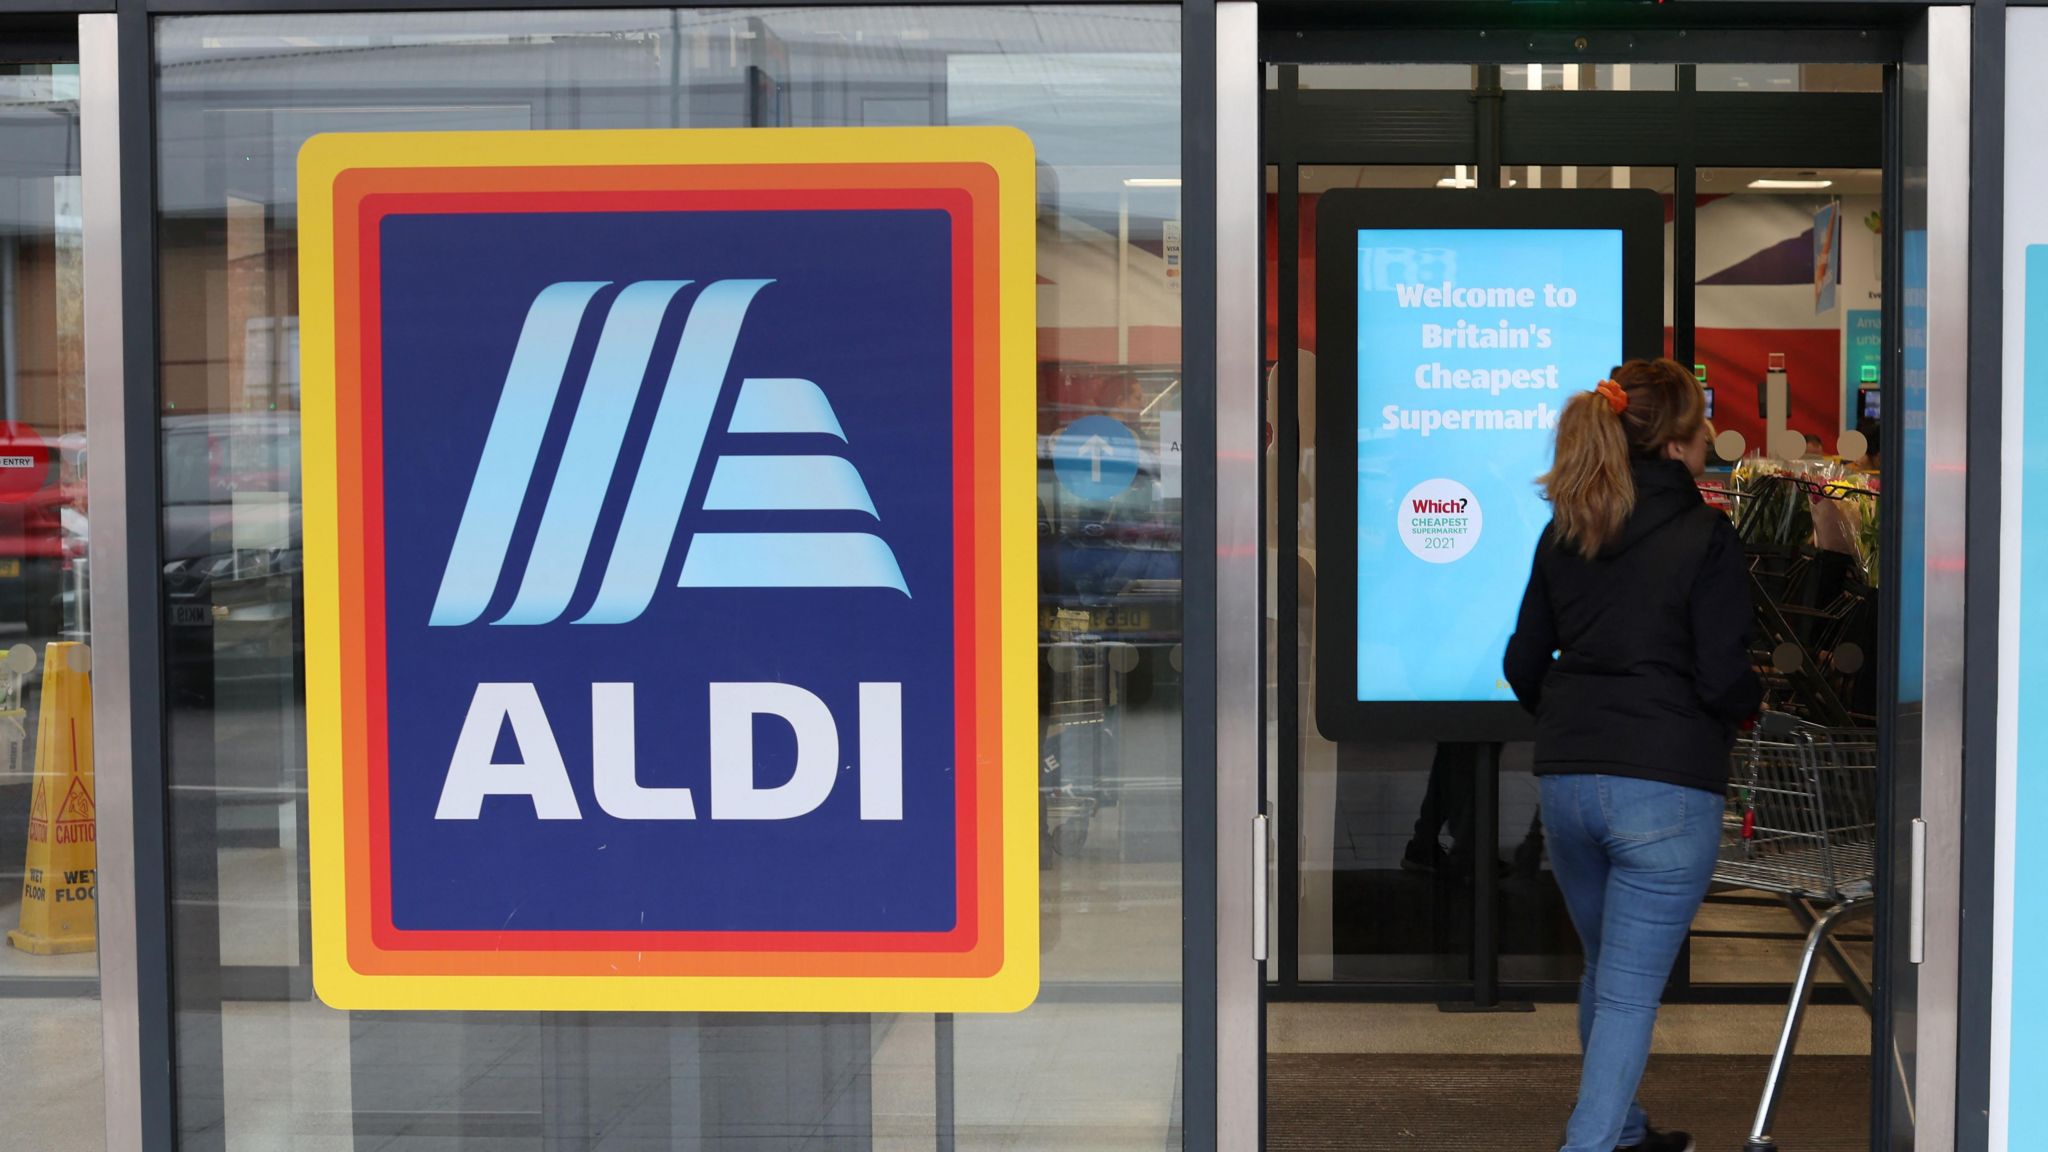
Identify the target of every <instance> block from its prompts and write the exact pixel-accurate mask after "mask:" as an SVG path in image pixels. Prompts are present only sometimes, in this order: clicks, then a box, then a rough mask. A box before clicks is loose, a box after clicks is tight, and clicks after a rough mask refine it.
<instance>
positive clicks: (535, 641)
mask: <svg viewBox="0 0 2048 1152" xmlns="http://www.w3.org/2000/svg"><path fill="white" fill-rule="evenodd" d="M380 247H381V252H382V271H381V279H380V289H381V293H382V305H381V307H382V316H381V321H382V334H383V336H382V338H383V365H382V371H383V384H382V387H383V397H382V398H383V461H384V508H383V513H384V518H385V519H384V540H385V583H384V590H385V596H386V629H387V644H388V651H387V656H388V673H387V683H388V693H389V747H390V768H389V780H390V828H391V870H392V899H393V918H394V921H395V924H396V926H397V927H398V928H400V929H401V930H406V929H412V930H427V929H470V930H491V931H496V930H507V929H509V930H514V931H518V930H648V931H659V930H670V931H677V930H682V931H777V930H780V931H925V932H933V931H945V930H948V929H950V928H952V927H953V926H954V924H955V921H956V916H957V907H956V895H955V880H956V877H955V838H956V835H957V829H956V827H955V814H956V809H955V790H956V784H957V779H956V775H955V765H954V759H955V728H956V719H955V683H954V650H953V637H954V594H953V593H954V589H953V579H954V571H953V544H954V533H953V459H952V446H953V435H954V431H953V408H952V405H953V391H952V372H953V366H952V354H953V345H952V330H951V325H952V288H951V284H952V259H953V252H952V244H951V223H950V219H949V217H948V216H947V215H946V214H944V213H942V212H937V211H921V210H887V211H879V210H860V211H760V212H618V213H598V212H590V213H519V214H486V213H475V214H468V213H454V214H434V215H395V216H390V217H387V218H385V219H384V221H383V222H382V225H381V231H380ZM726 279H766V280H771V281H772V283H771V284H769V285H768V286H767V287H766V288H764V289H762V290H761V292H760V293H759V294H758V296H756V297H755V299H754V301H753V303H752V305H751V307H750V309H749V311H748V313H747V316H746V319H745V322H744V324H743V326H742V327H741V329H740V335H739V339H738V343H737V345H736V346H735V349H734V354H733V359H732V363H731V366H730V368H729V370H728V372H727V374H726V377H725V382H724V386H723V387H722V388H721V390H720V398H719V401H718V404H717V407H716V408H715V410H714V411H713V414H712V419H711V426H710V432H709V435H708V438H707V440H706V443H705V445H704V449H703V452H702V454H701V456H700V458H699V464H698V467H697V470H696V474H695V476H694V478H693V479H692V481H691V483H690V489H689V494H688V497H687V499H686V501H685V505H684V512H683V521H682V526H681V528H680V530H679V531H678V533H677V535H676V538H675V540H674V541H673V542H672V544H671V545H670V549H669V556H668V561H667V566H666V567H665V569H664V574H663V579H662V582H661V584H660V585H659V587H658V590H657V592H656V594H655V596H654V599H653V601H652V603H651V605H650V606H649V607H648V608H647V610H646V611H645V612H644V613H643V614H642V615H641V616H640V617H639V618H638V619H637V620H634V621H632V622H631V623H627V624H617V625H580V624H574V623H571V621H573V620H575V618H576V617H577V616H578V615H580V614H581V612H582V611H583V609H585V608H586V607H588V605H589V604H590V603H591V601H592V599H593V598H594V597H595V595H596V592H597V586H598V584H599V583H600V582H601V579H602V576H603V573H604V570H605V560H606V558H607V557H608V556H609V554H610V552H611V549H612V547H613V545H614V543H615V541H616V538H617V536H618V533H619V522H620V518H621V516H622V514H623V509H624V505H625V502H626V497H627V493H628V492H629V490H630V489H631V486H632V482H633V478H634V476H635V474H636V472H637V469H638V467H639V464H640V461H641V459H642V456H643V453H646V452H648V451H649V449H648V445H647V438H648V429H649V426H650V424H651V423H652V420H653V412H654V408H655V405H656V404H657V403H658V402H659V397H660V394H661V391H662V388H663V385H664V382H665V381H666V378H667V372H668V368H669V364H670V362H671V361H672V359H673V358H674V355H675V350H676V345H677V340H678V337H679V333H680V331H681V329H682V326H683V323H684V320H685V318H686V316H687V314H688V313H689V311H690V308H691V306H692V305H693V304H694V302H695V300H696V297H697V294H698V293H699V292H700V291H701V290H702V289H703V287H704V286H705V285H707V284H710V283H713V282H716V281H719V280H726ZM585 280H595V281H605V282H607V283H608V284H609V286H608V287H607V288H605V289H603V290H601V291H599V292H598V293H597V295H596V296H595V297H594V298H593V299H592V300H591V302H590V304H589V305H588V307H587V309H586V310H585V313H584V317H583V321H582V326H581V328H580V330H579V333H578V336H577V338H576V341H575V344H574V349H573V352H572V353H571V355H570V359H569V364H568V369H567V371H566V372H565V373H564V377H563V382H562V387H561V391H560V394H559V396H558V397H557V400H556V403H555V406H554V411H553V413H552V415H551V416H550V418H549V422H548V430H547V434H546V438H545V440H544V442H543V445H542V449H541V453H540V460H539V463H538V465H537V466H536V468H535V469H534V476H533V478H532V480H531V481H530V483H529V485H528V488H527V492H526V497H525V501H524V503H523V504H522V505H521V512H520V518H519V524H518V528H517V530H516V531H515V533H514V535H513V538H512V544H511V548H510V550H509V552H508V554H507V557H506V561H505V564H504V568H503V571H502V573H501V575H500V578H499V580H498V583H497V586H496V589H495V592H494V594H493V599H492V601H491V607H490V608H489V610H487V611H486V612H485V613H484V614H483V616H482V618H480V619H479V620H478V621H476V622H475V623H472V624H468V625H464V626H460V627H430V626H429V625H428V618H429V614H430V612H431V610H432V608H433V605H434V602H435V596H436V593H437V591H438V589H439V587H440V581H441V578H442V573H443V570H444V568H445V567H446V565H447V563H448V559H449V552H450V548H451V544H452V542H453V540H454V537H455V531H456V526H457V524H458V523H459V522H460V521H461V519H462V514H463V508H464V504H465V501H466V500H467V498H468V496H469V491H470V487H471V481H472V477H473V476H474V474H475V470H476V468H477V464H478V460H479V456H480V453H481V451H482V447H483V444H484V440H485V437H486V435H487V433H488V431H489V429H490V426H491V420H492V416H493V413H494V411H495V409H496V406H497V403H498V397H499V394H500V391H501V390H502V388H503V385H504V382H505V374H506V369H507V366H508V364H509V363H510V360H511V356H512V351H513V348H514V346H515V345H516V344H517V342H518V339H519V334H520V329H521V324H522V322H523V321H524V319H525V317H526V313H527V309H528V307H529V305H530V304H531V303H532V302H533V300H534V298H535V296H536V295H537V294H538V293H540V292H541V291H542V290H543V289H544V288H546V287H547V286H548V285H550V284H554V283H558V282H563V281H585ZM640 280H689V281H692V282H693V283H692V285H691V286H690V287H689V288H686V289H684V290H683V291H682V293H681V294H680V295H679V296H677V297H676V300H675V302H674V303H673V304H672V305H671V306H670V309H669V311H668V314H667V316H666V318H665V320H664V321H663V324H662V328H661V332H660V335H659V336H658V338H657V340H656V343H655V345H654V351H653V354H652V356H651V357H650V367H649V371H648V373H647V374H646V376H645V377H644V379H643V381H642V386H641V390H640V395H639V401H638V404H637V406H636V408H635V409H634V415H633V418H632V421H631V424H630V426H629V428H628V430H627V433H626V439H625V443H624V448H623V450H622V451H621V452H620V455H619V461H618V464H617V465H616V467H615V469H614V472H613V476H612V481H611V485H610V487H609V489H608V490H607V494H606V497H605V502H604V509H603V513H602V515H601V516H600V517H599V519H598V523H597V527H596V531H595V533H594V536H593V540H592V543H591V547H590V555H589V557H588V559H587V560H586V562H585V563H584V564H583V566H582V569H581V575H580V577H579V581H578V584H577V592H576V595H575V598H574V599H573V600H572V602H571V607H570V610H569V611H568V612H566V613H564V614H563V615H562V617H561V618H560V620H558V621H556V622H554V623H548V624H540V625H533V626H498V625H494V624H491V623H489V622H490V621H492V620H495V619H497V618H498V617H499V616H500V615H502V614H503V612H504V610H505V608H506V607H507V606H508V605H509V604H510V603H511V600H512V597H513V595H514V594H515V593H516V592H517V590H518V587H519V583H520V577H521V575H522V574H523V573H524V571H525V568H526V564H527V562H528V557H529V555H530V553H531V550H532V546H533V542H534V537H535V533H536V530H537V526H538V523H539V520H540V515H541V510H542V508H543V506H544V505H545V502H546V500H547V495H548V490H549V486H550V484H551V482H552V478H553V476H554V473H555V468H556V465H557V463H558V461H559V459H560V456H561V453H562V449H563V444H564V441H565V439H566V437H567V434H568V428H569V423H570V420H571V417H572V416H573V414H574V412H575V407H576V400H577V398H578V396H579V395H580V391H581V388H582V383H583V379H584V374H585V372H586V370H587V369H588V368H589V365H590V362H591V358H592V354H593V351H594V347H595V344H596V341H597V334H598V331H599V330H600V328H601V327H602V324H603V320H604V317H605V314H606V311H607V309H608V308H609V306H610V303H611V301H612V299H613V298H614V297H615V296H616V294H617V293H618V292H619V291H620V290H621V289H622V288H624V287H625V286H627V285H629V284H631V283H633V282H635V281H640ZM747 377H777V378H802V379H807V380H811V381H814V382H815V383H816V384H817V385H818V387H819V388H820V389H821V390H822V391H823V393H824V395H825V396H826V398H827V399H828V400H829V401H830V403H831V405H832V408H833V410H834V411H835V413H836V414H837V417H838V420H839V423H840V425H841V426H842V428H843V429H844V431H845V434H846V442H845V443H844V444H840V443H839V442H838V441H837V440H835V439H832V438H830V437H821V436H808V437H802V436H787V437H781V436H763V435H759V434H754V435H738V434H734V433H731V432H728V431H727V430H726V425H727V421H728V419H729V417H730V414H731V412H732V407H733V403H734V398H735V395H736V393H737V390H738V387H739V383H740V381H741V380H742V379H743V378H747ZM654 450H655V451H662V450H663V449H661V448H656V449H654ZM773 451H782V452H791V453H833V454H844V455H845V456H846V457H847V458H848V459H849V460H850V461H851V462H852V464H853V465H854V467H855V468H856V469H857V470H858V471H859V473H860V476H861V478H862V479H863V480H864V481H865V483H866V486H867V489H868V492H869V493H870V495H871V496H872V498H873V502H874V505H875V508H876V511H877V513H878V516H879V520H866V519H865V517H862V516H860V515H859V514H849V513H844V512H833V513H790V512H774V513H765V512H746V513H742V512H706V511H704V510H703V508H702V505H703V500H704V490H705V487H706V484H707V481H708V477H709V474H710V471H711V468H712V465H713V462H714V461H715V460H716V459H717V458H718V457H719V456H720V455H721V454H724V453H727V452H735V453H741V454H746V453H756V452H773ZM850 517H851V519H849V518H850ZM849 528H851V529H856V530H864V531H869V532H872V533H873V534H874V535H876V536H879V537H881V538H882V540H883V541H884V542H885V543H886V544H887V545H888V546H889V548H890V549H891V551H893V553H894V554H895V557H896V560H897V562H898V563H899V565H900V566H901V569H902V573H903V577H904V581H905V583H906V585H907V586H908V588H909V589H910V592H911V595H910V596H908V597H906V596H904V595H903V594H902V593H900V592H898V591H895V590H893V589H886V588H845V589H838V588H825V589H812V588H794V589H784V588H750V589H689V588H678V587H677V586H676V580H677V576H678V573H679V571H680V569H681V565H682V560H683V556H684V553H685V550H686V549H687V547H688V545H689V542H690V539H691V535H692V533H693V532H696V531H702V530H726V531H806V530H811V531H839V530H844V529H849ZM485 681H492V682H507V681H511V682H530V683H532V684H534V685H535V686H536V691H537V692H538V694H539V697H540V699H541V701H542V703H543V705H544V707H545V709H546V712H547V717H548V720H549V723H550V727H551V729H552V731H553V734H554V737H555V740H556V743H557V745H558V746H559V748H560V750H561V753H562V756H563V759H564V760H565V761H566V763H567V766H568V770H569V777H570V779H571V781H572V783H573V786H574V788H575V792H576V797H577V801H578V804H579V807H580V808H581V810H582V818H581V819H580V820H573V821H571V820H546V821H544V820H540V819H538V818H537V817H536V815H535V813H534V810H533V805H532V803H531V802H530V801H528V800H526V799H525V798H522V797H491V798H489V799H487V800H486V801H485V802H484V805H483V809H482V814H481V817H480V818H479V819H476V820H438V819H436V818H435V809H436V806H437V803H438V801H439V798H440V794H441V789H442V785H443V781H444V779H445V777H446V775H447V772H448V767H449V760H450V756H451V754H452V752H453V750H454V747H455V742H456V736H457V733H458V732H459V731H460V730H461V728H462V724H463V720H464V717H465V715H466V713H467V711H468V708H469V704H470V700H471V698H472V695H473V693H474V692H475V689H476V686H477V684H478V683H480V682H485ZM598 681H605V682H617V681H630V682H632V683H633V684H634V685H635V686H636V687H635V695H636V703H637V723H636V738H637V739H636V742H637V746H638V753H639V755H638V779H639V781H640V783H641V784H643V785H646V786H650V787H678V786H687V787H689V788H690V789H691V790H692V793H693V797H694V800H695V807H696V811H697V816H698V819H696V820H692V821H653V820H619V819H616V818H614V817H612V816H609V815H607V814H606V813H605V812H604V810H603V809H602V808H600V807H599V806H598V804H597V802H596V799H595V796H594V793H593V790H592V783H591V772H592V765H591V757H592V752H591V722H590V712H591V699H590V693H591V685H592V683H593V682H598ZM713 681H721V682H751V681H775V682H787V683H791V684H794V685H797V686H798V687H801V688H804V689H805V690H807V691H809V692H811V693H814V694H815V695H817V696H818V697H820V698H822V699H823V700H824V701H825V702H826V704H827V705H828V706H829V707H830V708H831V710H832V713H833V715H834V717H835V719H836V721H837V725H838V734H839V747H840V757H839V759H840V767H841V772H840V774H839V779H838V783H837V785H836V786H835V787H834V789H833V792H832V794H831V796H830V797H829V798H828V799H827V800H826V802H825V803H824V804H823V805H822V806H821V807H820V808H819V809H817V810H816V811H814V812H812V813H811V814H809V815H807V816H803V817H799V818H796V819H790V820H782V821H764V822H742V821H721V820H712V819H709V817H710V815H711V797H710V795H709V792H708V789H709V786H710V776H709V768H708V756H709V743H708V734H707V723H708V716H707V693H708V685H709V684H710V683H711V682H713ZM864 681H865V682H900V683H901V684H902V685H903V735H904V763H903V818H902V819H901V820H900V821H863V820H861V819H860V811H859V789H858V783H857V780H856V776H857V771H856V770H855V769H854V768H853V767H852V766H853V765H855V764H856V763H857V760H858V749H859V733H858V728H857V723H856V720H857V714H858V713H857V705H856V698H857V690H858V685H859V684H860V683H861V682H864ZM755 733H756V762H757V778H758V780H759V782H760V783H761V784H763V785H764V786H765V785H768V784H773V783H778V782H780V780H781V779H785V778H786V777H787V773H788V771H789V767H790V765H791V762H792V760H793V756H794V741H793V739H792V738H791V736H790V733H789V729H788V728H787V727H786V726H784V725H782V724H781V723H779V722H778V721H775V720H773V719H772V718H764V719H762V720H760V721H758V722H757V724H756V728H755ZM500 741H501V743H503V742H509V736H505V735H503V734H501V735H500ZM778 772H779V773H780V774H781V775H780V776H778V775H777V773H778Z"/></svg>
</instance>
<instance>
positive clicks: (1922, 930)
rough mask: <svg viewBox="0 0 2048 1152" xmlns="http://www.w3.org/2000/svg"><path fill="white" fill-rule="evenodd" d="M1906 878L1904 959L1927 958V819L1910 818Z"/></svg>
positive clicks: (1916, 960) (1918, 961)
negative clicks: (1910, 853) (1910, 850)
mask: <svg viewBox="0 0 2048 1152" xmlns="http://www.w3.org/2000/svg"><path fill="white" fill-rule="evenodd" d="M1909 864H1910V867H1911V868H1912V871H1911V873H1910V874H1909V875H1908V877H1907V880H1906V893H1907V895H1906V901H1907V902H1906V960H1907V962H1908V963H1912V964H1919V963H1923V962H1924V961H1926V959H1927V821H1925V820H1922V819H1921V818H1920V817H1918V816H1915V817H1913V859H1912V860H1911V861H1910V862H1909Z"/></svg>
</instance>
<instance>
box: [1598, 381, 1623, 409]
mask: <svg viewBox="0 0 2048 1152" xmlns="http://www.w3.org/2000/svg"><path fill="white" fill-rule="evenodd" d="M1593 391H1595V392H1598V393H1599V394H1600V395H1602V396H1605V397H1606V398H1607V406H1608V407H1609V408H1612V409H1614V414H1615V415H1616V416H1619V415H1621V414H1622V413H1623V412H1626V411H1628V393H1627V392H1626V391H1623V390H1622V387H1621V385H1619V384H1616V383H1615V382H1614V381H1612V380H1602V381H1601V382H1600V383H1599V384H1597V385H1595V386H1594V387H1593Z"/></svg>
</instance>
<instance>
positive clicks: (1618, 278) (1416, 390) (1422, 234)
mask: <svg viewBox="0 0 2048 1152" xmlns="http://www.w3.org/2000/svg"><path fill="white" fill-rule="evenodd" d="M1357 243H1358V265H1357V277H1358V279H1357V288H1358V315H1357V333H1358V357H1357V366H1358V374H1357V382H1356V386H1357V398H1358V406H1357V414H1358V417H1357V445H1358V448H1357V452H1358V458H1357V465H1358V469H1357V484H1358V488H1357V493H1358V503H1357V528H1358V543H1357V557H1356V558H1357V562H1358V568H1357V579H1358V587H1357V597H1358V599H1357V603H1358V605H1359V610H1358V616H1357V637H1358V648H1357V661H1358V663H1357V674H1358V679H1357V699H1358V700H1359V701H1374V702H1421V701H1447V702H1461V701H1475V702H1477V701H1508V700H1512V699H1514V694H1513V693H1512V692H1511V691H1510V690H1509V688H1508V685H1507V682H1506V681H1505V680H1504V679H1503V678H1502V675H1501V656H1502V653H1503V651H1504V650H1505V649H1506V647H1507V641H1508V635H1509V633H1510V632H1512V631H1513V629H1514V623H1515V613H1516V610H1517V608H1518V607H1519V606H1520V603H1521V596H1522V590H1523V588H1524V587H1525V586H1526V584H1527V582H1528V578H1529V565H1530V560H1531V558H1532V557H1533V555H1534V552H1535V547H1536V540H1537V537H1538V536H1539V535H1540V534H1541V533H1542V531H1543V527H1544V525H1545V524H1547V523H1549V521H1550V508H1549V505H1548V504H1546V503H1545V502H1544V500H1543V498H1542V495H1541V493H1540V490H1539V489H1538V487H1537V484H1536V479H1537V477H1538V476H1540V475H1542V474H1543V473H1544V472H1545V471H1546V470H1547V469H1548V468H1549V467H1550V461H1551V452H1552V448H1553V445H1554V443H1555V438H1556V429H1557V420H1558V417H1559V416H1560V415H1561V414H1562V413H1563V411H1564V406H1565V403H1566V402H1567V401H1569V400H1570V399H1571V398H1572V397H1573V396H1574V395H1576V394H1578V393H1580V392H1583V391H1586V390H1587V389H1590V388H1592V387H1593V386H1594V385H1596V384H1598V383H1599V382H1600V381H1602V380H1604V379H1606V378H1607V375H1608V373H1609V372H1610V371H1612V369H1613V368H1614V366H1615V365H1616V364H1619V363H1621V362H1622V360H1623V359H1624V356H1623V350H1624V328H1623V312H1622V304H1623V297H1624V290H1623V278H1622V249H1623V244H1622V232H1621V230H1620V229H1612V230H1609V229H1572V228H1498V229H1483V228H1364V229H1359V230H1358V232H1357Z"/></svg>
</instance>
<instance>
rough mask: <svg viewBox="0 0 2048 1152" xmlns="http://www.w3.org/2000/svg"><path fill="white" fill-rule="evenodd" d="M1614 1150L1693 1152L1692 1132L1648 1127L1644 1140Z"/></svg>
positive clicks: (1620, 1151)
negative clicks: (1666, 1130) (1663, 1130)
mask: <svg viewBox="0 0 2048 1152" xmlns="http://www.w3.org/2000/svg"><path fill="white" fill-rule="evenodd" d="M1614 1152H1693V1142H1692V1133H1690V1132H1661V1131H1658V1130H1657V1129H1655V1128H1648V1129H1645V1130H1644V1132H1643V1138H1642V1140H1640V1141H1639V1142H1637V1143H1634V1144H1623V1145H1621V1146H1620V1147H1618V1148H1616V1149H1615V1150H1614Z"/></svg>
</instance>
